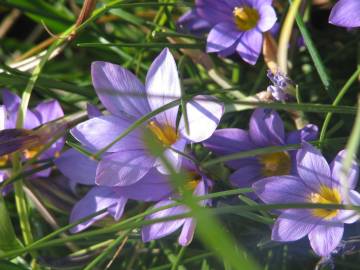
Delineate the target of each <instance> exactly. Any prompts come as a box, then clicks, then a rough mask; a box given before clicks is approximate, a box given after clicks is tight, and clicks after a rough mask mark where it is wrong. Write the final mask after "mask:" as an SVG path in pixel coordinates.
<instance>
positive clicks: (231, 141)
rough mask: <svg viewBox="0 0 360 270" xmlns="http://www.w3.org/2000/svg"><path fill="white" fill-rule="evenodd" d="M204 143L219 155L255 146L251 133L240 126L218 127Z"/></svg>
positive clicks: (246, 149)
mask: <svg viewBox="0 0 360 270" xmlns="http://www.w3.org/2000/svg"><path fill="white" fill-rule="evenodd" d="M203 145H204V146H205V147H206V148H209V149H210V150H211V151H213V152H214V153H215V154H217V155H229V154H233V153H236V152H242V151H248V150H250V149H254V148H255V145H253V143H252V141H251V139H250V137H249V133H248V132H247V131H245V130H243V129H239V128H224V129H218V130H216V131H215V132H214V134H213V135H212V136H211V137H210V138H209V139H207V140H206V141H204V142H203Z"/></svg>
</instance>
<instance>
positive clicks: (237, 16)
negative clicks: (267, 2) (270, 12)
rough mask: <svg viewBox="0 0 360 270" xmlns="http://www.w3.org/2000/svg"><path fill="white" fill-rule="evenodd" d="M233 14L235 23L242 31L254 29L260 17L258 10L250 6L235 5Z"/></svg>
mask: <svg viewBox="0 0 360 270" xmlns="http://www.w3.org/2000/svg"><path fill="white" fill-rule="evenodd" d="M233 14H234V20H235V24H236V26H237V27H238V28H239V29H240V30H241V31H247V30H251V29H253V28H254V27H255V26H256V25H257V23H258V21H259V18H260V16H259V13H258V11H257V10H256V9H253V8H250V7H248V6H244V7H235V8H234V11H233Z"/></svg>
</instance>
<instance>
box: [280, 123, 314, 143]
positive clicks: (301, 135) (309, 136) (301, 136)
mask: <svg viewBox="0 0 360 270" xmlns="http://www.w3.org/2000/svg"><path fill="white" fill-rule="evenodd" d="M318 131H319V128H318V127H317V126H316V125H313V124H308V125H306V126H305V127H304V128H302V129H299V130H296V131H292V132H289V133H288V135H287V138H286V143H287V144H296V143H301V142H302V141H313V140H316V139H317V137H318Z"/></svg>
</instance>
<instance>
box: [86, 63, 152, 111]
mask: <svg viewBox="0 0 360 270" xmlns="http://www.w3.org/2000/svg"><path fill="white" fill-rule="evenodd" d="M91 76H92V82H93V85H94V88H95V90H96V93H97V95H98V97H99V99H100V101H101V103H102V104H103V105H104V106H105V108H106V109H107V110H108V111H109V112H111V113H113V114H115V115H118V116H121V115H123V114H124V113H125V114H128V115H131V116H133V117H135V118H140V117H141V116H143V115H145V114H147V113H149V112H150V107H149V104H148V102H147V100H146V93H145V88H144V86H143V84H142V83H141V82H140V81H139V79H138V78H136V76H135V75H134V74H132V73H131V72H130V71H128V70H127V69H125V68H123V67H121V66H118V65H115V64H112V63H108V62H101V61H98V62H93V63H92V64H91Z"/></svg>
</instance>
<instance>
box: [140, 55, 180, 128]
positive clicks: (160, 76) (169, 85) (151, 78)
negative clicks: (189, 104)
mask: <svg viewBox="0 0 360 270" xmlns="http://www.w3.org/2000/svg"><path fill="white" fill-rule="evenodd" d="M145 87H146V93H147V95H148V101H149V104H150V108H151V110H156V109H158V108H160V107H162V106H164V105H166V104H168V103H170V102H171V101H174V100H176V99H178V98H180V97H181V89H180V81H179V75H178V71H177V67H176V63H175V60H174V57H173V56H172V54H171V52H170V50H169V49H168V48H165V49H164V50H162V52H161V53H160V54H159V56H158V57H156V59H155V60H154V62H153V63H152V64H151V66H150V69H149V71H148V74H147V76H146V83H145ZM177 113H178V106H175V107H172V108H171V109H168V110H166V111H164V112H162V113H159V114H157V115H156V116H155V118H156V120H157V121H158V122H159V123H160V124H167V125H170V126H172V127H176V117H177Z"/></svg>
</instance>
